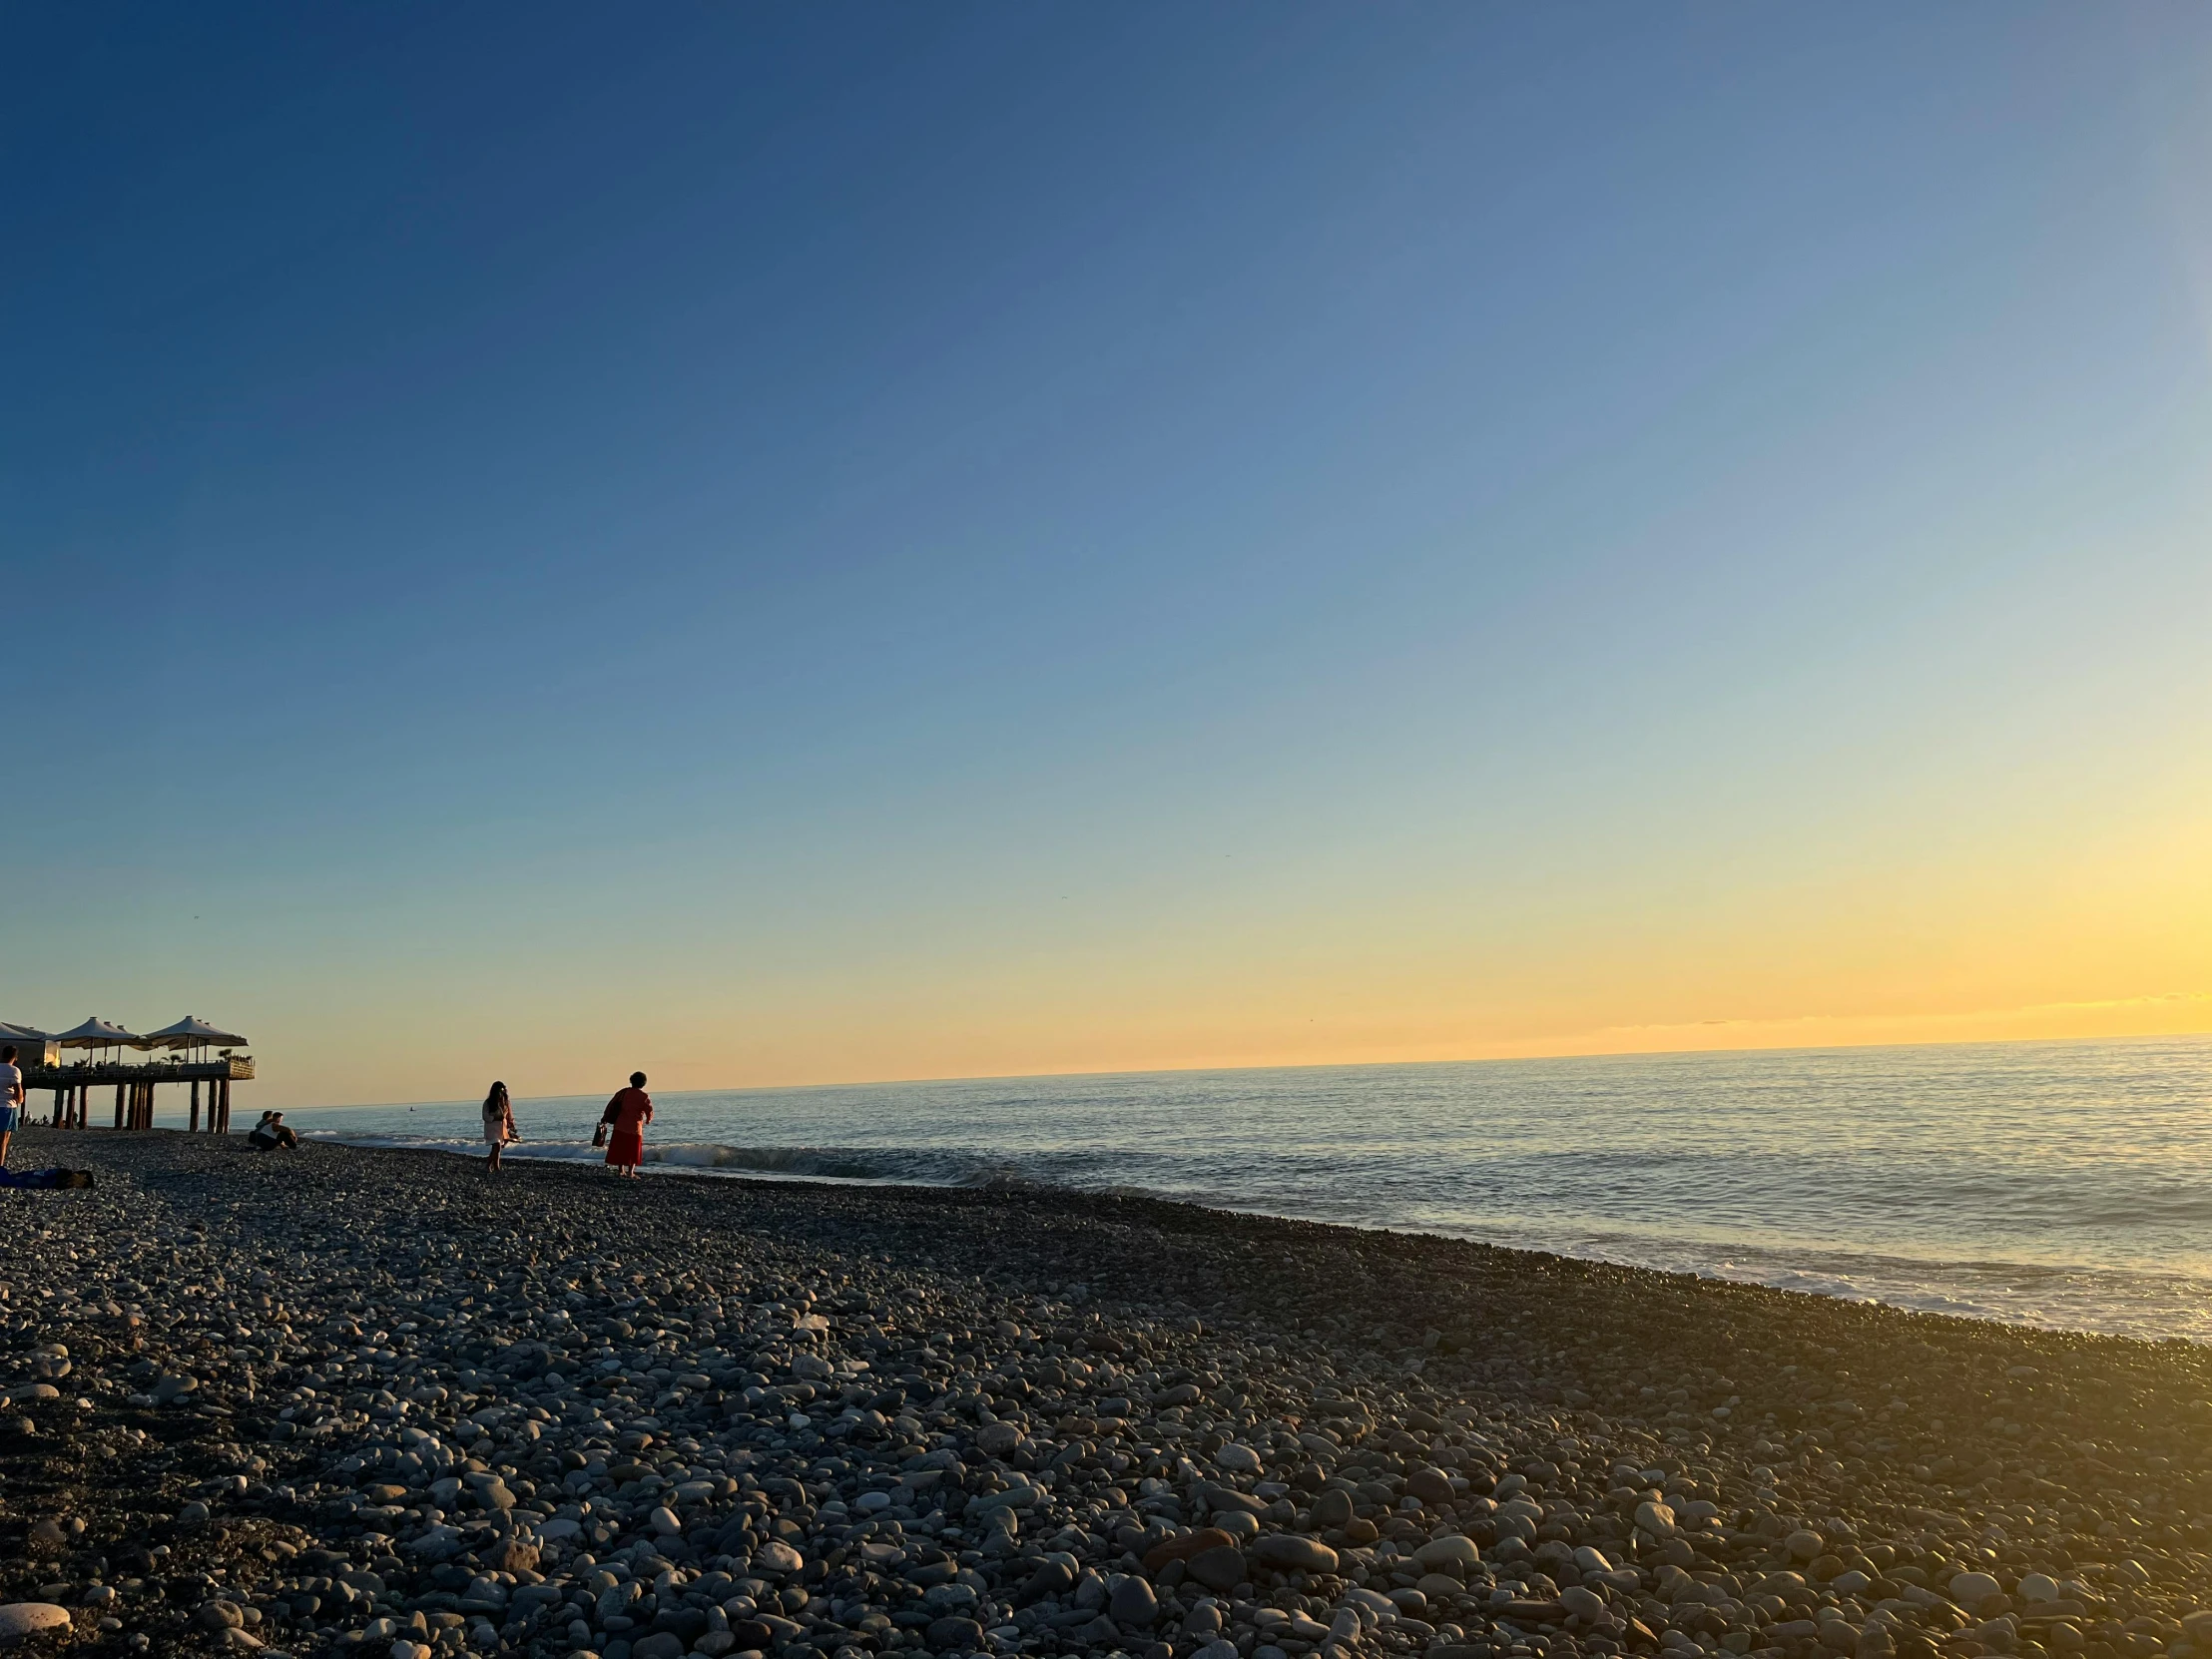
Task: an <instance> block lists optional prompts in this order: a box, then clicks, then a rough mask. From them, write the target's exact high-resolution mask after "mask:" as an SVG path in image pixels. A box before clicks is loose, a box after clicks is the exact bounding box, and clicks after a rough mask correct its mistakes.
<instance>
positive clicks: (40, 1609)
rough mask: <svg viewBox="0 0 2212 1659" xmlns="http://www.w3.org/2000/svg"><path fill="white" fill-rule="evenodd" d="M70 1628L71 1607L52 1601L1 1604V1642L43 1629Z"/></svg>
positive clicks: (10, 1640) (13, 1639)
mask: <svg viewBox="0 0 2212 1659" xmlns="http://www.w3.org/2000/svg"><path fill="white" fill-rule="evenodd" d="M68 1628H69V1609H68V1608H66V1607H57V1606H55V1605H54V1604H53V1603H52V1602H51V1601H11V1602H9V1603H7V1604H6V1605H5V1606H0V1642H12V1641H15V1640H17V1639H18V1638H19V1637H23V1636H29V1635H33V1634H35V1633H36V1632H38V1631H41V1630H67V1629H68Z"/></svg>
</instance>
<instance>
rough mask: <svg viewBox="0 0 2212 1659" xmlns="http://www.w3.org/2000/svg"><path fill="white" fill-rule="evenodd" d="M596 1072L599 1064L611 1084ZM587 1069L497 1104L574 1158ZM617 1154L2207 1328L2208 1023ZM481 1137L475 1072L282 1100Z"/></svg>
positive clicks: (1503, 1072)
mask: <svg viewBox="0 0 2212 1659" xmlns="http://www.w3.org/2000/svg"><path fill="white" fill-rule="evenodd" d="M620 1081H621V1080H620V1079H619V1078H616V1079H611V1080H610V1092H611V1089H612V1087H614V1086H618V1085H619V1083H620ZM606 1099H607V1095H606V1094H594V1095H588V1096H571V1097H564V1098H559V1099H532V1100H522V1101H518V1102H517V1103H516V1107H515V1116H516V1121H517V1125H518V1127H519V1129H520V1131H521V1133H522V1135H523V1136H524V1140H523V1142H522V1144H520V1145H519V1146H516V1147H513V1148H511V1149H510V1150H509V1152H508V1154H507V1156H509V1157H512V1158H557V1159H593V1158H598V1157H601V1156H603V1155H602V1154H599V1153H596V1152H594V1151H593V1150H592V1148H591V1144H590V1143H591V1135H592V1128H593V1125H594V1124H595V1123H596V1122H597V1120H598V1116H599V1112H600V1109H601V1107H602V1106H603V1105H604V1104H605V1102H606ZM654 1104H655V1111H656V1116H655V1119H654V1122H653V1124H652V1125H651V1127H650V1129H649V1131H648V1134H647V1142H648V1146H647V1153H646V1157H647V1160H648V1170H649V1172H650V1171H651V1170H655V1169H658V1170H683V1171H687V1172H694V1173H697V1172H707V1173H712V1174H715V1175H718V1176H727V1177H731V1178H735V1179H741V1180H742V1179H747V1178H755V1179H758V1178H762V1177H771V1178H775V1179H780V1180H791V1179H803V1180H810V1181H834V1182H866V1183H892V1184H921V1185H936V1186H963V1187H989V1186H1003V1187H1021V1188H1032V1189H1037V1188H1044V1189H1049V1188H1067V1189H1074V1190H1078V1191H1084V1192H1123V1193H1143V1194H1151V1195H1155V1196H1158V1197H1163V1198H1172V1199H1180V1200H1186V1201H1188V1202H1190V1203H1194V1204H1204V1205H1212V1206H1215V1207H1218V1208H1220V1209H1224V1210H1237V1211H1249V1212H1256V1213H1260V1214H1265V1215H1273V1216H1291V1217H1298V1218H1302V1219H1305V1220H1311V1221H1324V1222H1337V1223H1342V1224H1344V1225H1347V1226H1353V1227H1367V1228H1391V1229H1398V1230H1403V1231H1412V1232H1421V1233H1437V1234H1447V1235H1450V1236H1453V1237H1458V1238H1468V1239H1481V1240H1487V1241H1489V1242H1491V1243H1494V1244H1499V1245H1508V1246H1514V1247H1520V1248H1527V1249H1536V1250H1546V1251H1554V1252H1558V1253H1561V1254H1564V1255H1569V1256H1580V1257H1591V1258H1597V1259H1600V1260H1604V1261H1609V1262H1621V1263H1631V1264H1635V1265H1639V1266H1645V1267H1653V1268H1661V1269H1666V1270H1668V1271H1671V1272H1681V1273H1694V1274H1701V1275H1708V1276H1712V1277H1716V1278H1722V1279H1735V1280H1748V1281H1753V1282H1756V1283H1759V1284H1762V1285H1772V1286H1779V1287H1781V1288H1783V1289H1787V1290H1792V1291H1802V1292H1809V1293H1812V1294H1814V1295H1819V1296H1831V1297H1847V1298H1852V1299H1857V1300H1872V1301H1879V1302H1885V1303H1892V1304H1895V1305H1897V1306H1899V1307H1904V1308H1914V1309H1921V1310H1926V1311H1929V1312H1934V1313H1939V1314H1951V1315H1958V1316H1963V1317H1966V1318H1973V1319H1991V1320H2006V1321H2012V1322H2016V1323H2022V1324H2029V1325H2038V1326H2047V1327H2057V1328H2062V1329H2067V1330H2075V1331H2087V1332H2102V1333H2108V1334H2115V1335H2123V1336H2130V1337H2139V1338H2149V1339H2181V1340H2188V1341H2195V1342H2206V1341H2212V1037H2177V1038H2156V1039H2144V1040H2134V1041H2124V1042H2054V1043H1999V1044H1971V1045H1941V1046H1914V1047H1898V1048H1838V1049H1819V1050H1791V1051H1772V1050H1769V1051H1760V1052H1739V1053H1704V1054H1660V1055H1648V1054H1647V1055H1623V1056H1608V1057H1604V1058H1579V1059H1551V1060H1489V1061H1474V1062H1467V1063H1450V1064H1422V1065H1372V1066H1310V1067H1298V1068H1289V1069H1268V1070H1237V1071H1172V1072H1149V1073H1131V1074H1125V1075H1095V1074H1094V1075H1083V1076H1067V1077H1015V1078H978V1079H960V1080H954V1081H948V1082H917V1083H880V1084H869V1085H865V1086H854V1087H830V1088H780V1089H728V1090H704V1091H694V1092H685V1093H669V1094H658V1095H656V1096H655V1097H654ZM291 1120H292V1121H293V1122H295V1123H296V1124H297V1125H298V1127H299V1128H300V1129H301V1130H302V1131H303V1132H304V1133H307V1134H308V1135H310V1136H311V1137H314V1138H318V1139H328V1140H338V1141H350V1142H355V1143H359V1144H364V1145H374V1146H385V1147H410V1148H419V1149H422V1150H425V1151H433V1152H447V1153H469V1154H472V1155H476V1156H481V1155H482V1151H483V1148H482V1146H481V1144H480V1141H479V1135H480V1123H479V1118H478V1103H477V1102H476V1101H475V1100H465V1101H455V1102H451V1103H446V1104H435V1105H414V1106H357V1107H334V1108H321V1109H315V1110H311V1111H303V1112H297V1113H293V1114H291Z"/></svg>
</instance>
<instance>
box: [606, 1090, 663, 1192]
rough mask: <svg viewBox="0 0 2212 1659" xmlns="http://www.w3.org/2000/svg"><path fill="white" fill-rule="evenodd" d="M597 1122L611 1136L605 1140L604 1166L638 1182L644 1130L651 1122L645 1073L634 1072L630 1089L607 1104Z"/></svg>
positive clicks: (651, 1109)
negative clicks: (605, 1161)
mask: <svg viewBox="0 0 2212 1659" xmlns="http://www.w3.org/2000/svg"><path fill="white" fill-rule="evenodd" d="M599 1121H600V1122H601V1123H603V1124H606V1125H607V1126H608V1127H609V1129H611V1130H612V1131H613V1133H612V1134H611V1135H610V1136H609V1137H608V1140H607V1163H608V1165H609V1167H610V1168H612V1169H613V1170H614V1171H615V1173H616V1174H618V1175H627V1176H629V1177H630V1178H631V1179H632V1180H635V1179H637V1174H638V1166H639V1165H640V1164H642V1163H644V1162H645V1126H646V1125H647V1124H649V1123H651V1122H652V1121H653V1097H652V1096H651V1095H649V1094H647V1093H646V1092H645V1073H644V1072H642V1071H633V1072H632V1073H631V1074H630V1086H629V1087H628V1088H627V1089H624V1090H622V1091H621V1092H620V1093H619V1094H617V1095H616V1096H615V1097H614V1099H612V1100H610V1101H608V1102H607V1109H606V1110H605V1111H604V1112H602V1113H600V1114H599Z"/></svg>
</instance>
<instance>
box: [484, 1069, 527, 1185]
mask: <svg viewBox="0 0 2212 1659" xmlns="http://www.w3.org/2000/svg"><path fill="white" fill-rule="evenodd" d="M520 1139H522V1137H521V1136H520V1135H517V1134H516V1133H515V1104H514V1102H513V1101H511V1100H509V1099H508V1098H507V1085H506V1084H504V1083H494V1084H493V1085H492V1086H491V1093H489V1094H487V1095H486V1096H484V1140H485V1143H486V1144H487V1145H489V1146H490V1147H491V1156H490V1157H489V1158H487V1159H485V1160H484V1173H485V1174H486V1175H497V1174H498V1173H499V1149H500V1148H501V1147H503V1146H505V1145H506V1144H507V1143H508V1142H509V1141H518V1140H520Z"/></svg>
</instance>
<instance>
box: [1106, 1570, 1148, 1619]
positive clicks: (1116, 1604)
mask: <svg viewBox="0 0 2212 1659" xmlns="http://www.w3.org/2000/svg"><path fill="white" fill-rule="evenodd" d="M1106 1616H1107V1617H1108V1618H1110V1619H1112V1620H1113V1621H1114V1622H1115V1623H1116V1624H1118V1625H1122V1626H1124V1627H1126V1628H1129V1629H1138V1630H1141V1629H1146V1628H1149V1627H1150V1626H1151V1624H1152V1622H1153V1620H1155V1619H1157V1618H1158V1617H1159V1616H1160V1598H1159V1597H1158V1596H1156V1595H1154V1594H1153V1593H1152V1586H1151V1585H1150V1584H1148V1583H1146V1582H1145V1581H1144V1580H1143V1579H1142V1578H1139V1577H1138V1576H1137V1575H1136V1574H1135V1573H1131V1574H1129V1575H1128V1576H1127V1577H1125V1578H1119V1579H1116V1580H1115V1581H1114V1586H1113V1588H1112V1589H1111V1590H1109V1591H1107V1593H1106Z"/></svg>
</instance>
